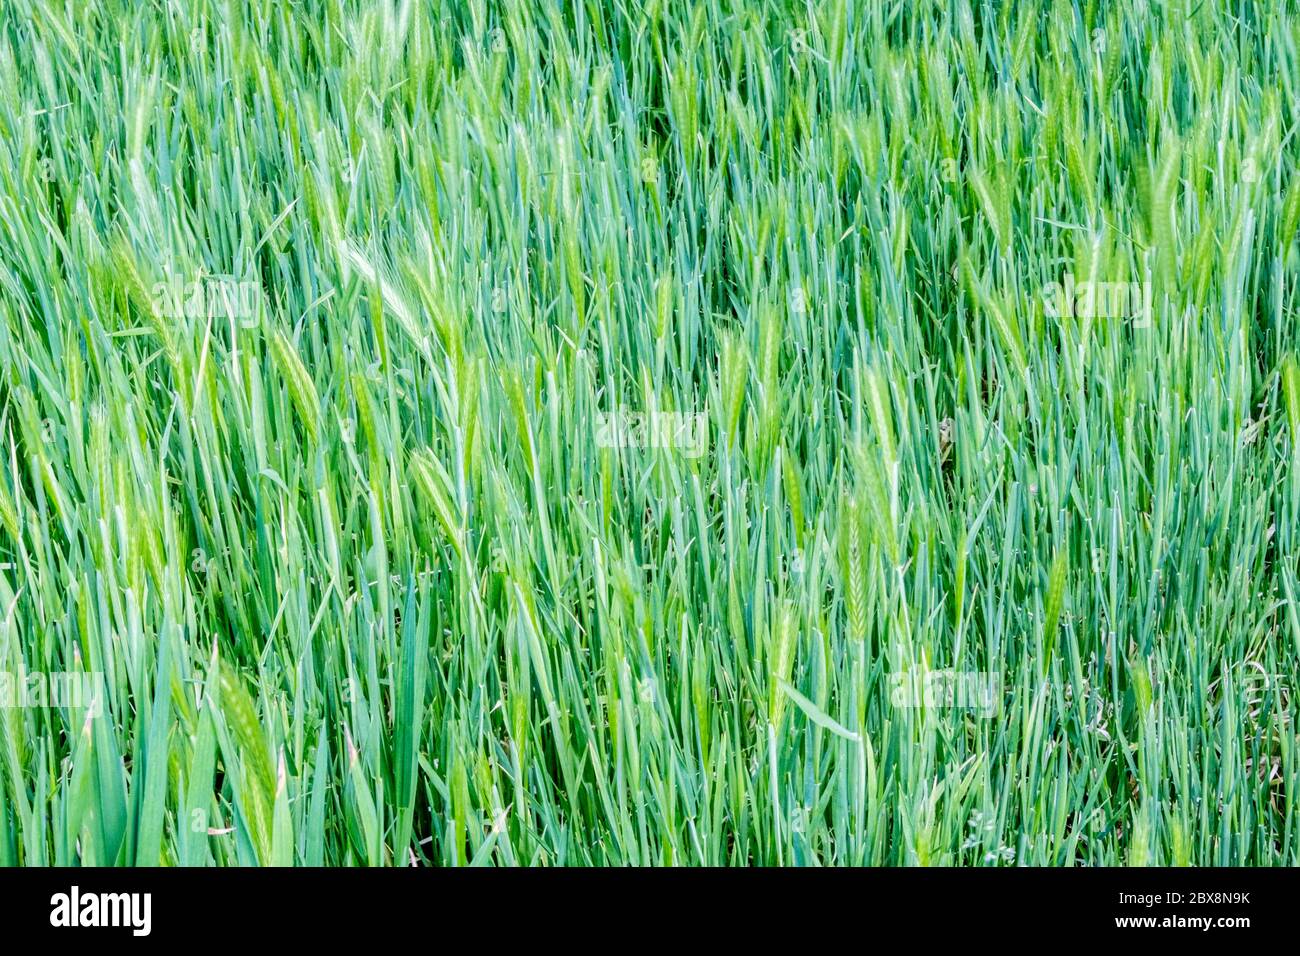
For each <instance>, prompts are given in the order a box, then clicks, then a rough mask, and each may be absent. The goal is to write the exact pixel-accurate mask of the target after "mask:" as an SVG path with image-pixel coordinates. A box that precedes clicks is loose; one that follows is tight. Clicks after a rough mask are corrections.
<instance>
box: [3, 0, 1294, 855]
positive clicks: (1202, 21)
mask: <svg viewBox="0 0 1300 956" xmlns="http://www.w3.org/2000/svg"><path fill="white" fill-rule="evenodd" d="M1297 77H1300V18H1298V17H1297V14H1296V11H1295V9H1294V4H1292V3H1290V2H1285V3H1276V4H1269V3H1261V4H1254V3H1224V2H1221V0H1207V2H1184V0H1169V2H1157V0H1146V2H1143V0H1127V2H1116V3H1102V2H1085V0H1074V2H1065V0H1057V2H1041V3H1034V2H1027V0H1026V2H1016V3H1005V4H1003V3H995V2H991V0H951V2H923V0H915V2H913V0H899V2H881V0H870V2H855V0H818V2H809V3H807V4H796V3H789V2H786V0H773V2H760V0H702V2H699V3H689V4H688V3H669V2H666V0H645V2H641V0H637V2H631V3H619V2H602V0H591V2H586V3H581V2H579V3H567V2H565V3H561V2H560V0H521V2H509V3H501V4H499V5H498V4H495V3H494V4H490V5H489V4H485V3H482V2H476V0H469V2H467V3H457V2H447V0H431V2H423V0H422V2H412V0H297V2H285V0H5V3H4V4H3V6H2V7H0V177H2V178H0V356H3V368H2V370H0V444H2V448H0V672H3V674H4V675H7V676H6V681H7V687H8V695H7V696H8V699H7V700H4V701H0V703H4V704H5V706H4V707H3V708H2V709H0V863H5V864H71V863H82V864H158V863H164V864H185V865H204V864H219V865H227V864H308V865H310V864H328V865H363V864H368V865H379V864H393V865H407V864H412V863H418V864H453V865H454V864H467V863H474V864H481V863H492V864H713V865H740V864H958V865H994V864H998V865H1006V864H1010V863H1014V864H1037V865H1066V864H1125V865H1128V864H1189V863H1190V864H1246V865H1272V864H1292V865H1294V864H1296V863H1297V862H1300V833H1297V824H1298V823H1300V818H1298V815H1297V809H1296V797H1297V791H1298V789H1300V763H1298V757H1300V754H1297V747H1296V743H1297V736H1296V725H1295V721H1294V713H1293V710H1294V707H1295V703H1296V701H1295V698H1294V696H1293V693H1294V690H1293V685H1294V682H1295V679H1296V675H1297V673H1298V671H1300V668H1298V664H1300V608H1297V605H1296V600H1297V597H1300V584H1298V582H1297V573H1298V572H1300V462H1298V460H1297V441H1298V440H1300V365H1298V364H1297V358H1296V350H1297V345H1298V342H1297V339H1298V335H1297V290H1296V278H1297V274H1298V273H1300V251H1298V247H1297V235H1296V234H1297V224H1298V223H1300V176H1298V175H1297V162H1296V159H1297V155H1298V154H1300V137H1297V136H1296V135H1295V133H1296V129H1297V123H1298V122H1300V96H1298V94H1300V91H1298V90H1297V89H1296V82H1297ZM1085 282H1087V283H1113V284H1115V285H1114V286H1113V288H1117V289H1119V290H1120V291H1121V294H1120V295H1119V297H1118V298H1116V297H1115V296H1114V295H1112V296H1111V297H1110V301H1109V305H1106V304H1105V303H1102V304H1101V305H1097V304H1094V305H1092V306H1088V305H1081V304H1080V300H1079V299H1076V298H1073V296H1072V295H1070V296H1062V295H1058V294H1057V290H1059V289H1060V288H1063V287H1065V286H1066V285H1067V284H1073V287H1074V288H1075V289H1076V290H1077V289H1078V288H1079V284H1080V283H1085ZM1097 288H1103V287H1102V286H1097ZM1129 291H1132V292H1133V293H1134V294H1133V296H1128V295H1127V293H1128V292H1129ZM1062 302H1064V303H1065V306H1064V307H1062V306H1061V303H1062ZM1139 304H1141V308H1138V307H1137V306H1138V305H1139ZM634 414H635V415H642V416H644V417H645V420H646V421H651V422H660V423H662V422H670V423H671V422H677V423H678V424H679V425H680V424H682V423H685V426H686V431H690V432H691V433H692V434H691V436H690V441H689V442H688V441H687V440H686V439H685V438H683V435H684V434H685V431H682V430H678V431H673V432H668V431H663V432H657V431H656V432H653V433H652V432H651V430H649V429H648V428H646V429H642V430H640V431H632V432H627V431H623V432H620V431H618V430H617V429H611V428H610V427H609V422H608V419H607V416H612V415H624V416H631V415H634ZM692 442H693V443H694V445H692V444H691V443H692ZM69 674H72V675H77V674H84V675H99V676H98V677H97V678H94V680H93V683H94V684H95V686H96V687H97V688H98V689H97V691H96V693H97V694H98V696H97V697H94V698H83V699H80V700H70V699H68V698H67V697H66V696H65V697H63V698H60V699H58V700H56V699H55V697H57V696H58V695H56V694H54V693H53V691H52V690H50V689H51V688H53V686H54V682H55V681H56V680H57V678H58V677H59V676H60V675H63V676H64V677H66V675H69ZM87 679H90V678H87ZM42 686H44V687H45V688H46V694H45V696H42V694H41V692H40V690H39V689H40V688H41V687H42ZM0 689H3V687H2V686H0Z"/></svg>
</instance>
